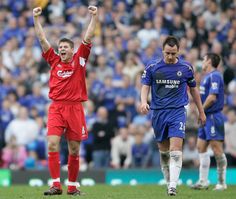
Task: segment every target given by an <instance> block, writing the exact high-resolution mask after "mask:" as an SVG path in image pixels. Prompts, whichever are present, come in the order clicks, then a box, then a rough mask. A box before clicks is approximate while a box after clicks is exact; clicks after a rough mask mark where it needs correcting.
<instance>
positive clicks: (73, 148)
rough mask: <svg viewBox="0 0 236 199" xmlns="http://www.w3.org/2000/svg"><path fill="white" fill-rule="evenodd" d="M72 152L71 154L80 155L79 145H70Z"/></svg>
mask: <svg viewBox="0 0 236 199" xmlns="http://www.w3.org/2000/svg"><path fill="white" fill-rule="evenodd" d="M70 154H71V155H78V154H79V147H78V146H70Z"/></svg>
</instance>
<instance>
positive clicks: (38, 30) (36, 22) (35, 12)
mask: <svg viewBox="0 0 236 199" xmlns="http://www.w3.org/2000/svg"><path fill="white" fill-rule="evenodd" d="M41 13H42V8H41V7H37V8H34V9H33V18H34V29H35V32H36V35H37V37H38V40H39V42H40V45H41V47H42V49H43V52H44V53H45V52H47V51H48V50H49V48H50V47H51V45H50V44H49V42H48V41H47V39H46V36H45V33H44V31H43V28H42V25H41V23H40V19H39V16H40V15H41Z"/></svg>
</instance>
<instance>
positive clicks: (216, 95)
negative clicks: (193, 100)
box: [192, 53, 227, 191]
mask: <svg viewBox="0 0 236 199" xmlns="http://www.w3.org/2000/svg"><path fill="white" fill-rule="evenodd" d="M219 63H220V57H219V56H218V55H217V54H215V53H208V54H207V55H206V56H204V59H203V63H202V70H203V72H204V73H205V76H204V78H203V79H202V81H201V85H200V94H201V99H202V103H203V108H204V111H205V113H206V117H207V120H206V125H205V126H204V127H202V128H199V130H198V141H197V148H198V152H199V157H200V167H199V180H198V182H197V183H196V184H194V185H193V186H192V188H193V189H208V173H209V167H210V156H209V154H208V152H207V148H208V145H210V146H211V148H212V150H213V152H214V156H215V160H216V164H217V173H218V183H217V185H216V186H215V188H214V190H220V191H222V190H225V189H227V185H226V182H225V176H226V167H227V159H226V157H225V154H224V151H223V141H224V118H223V114H222V113H221V111H222V109H223V107H224V81H223V77H222V75H221V73H220V72H219V71H217V67H218V65H219Z"/></svg>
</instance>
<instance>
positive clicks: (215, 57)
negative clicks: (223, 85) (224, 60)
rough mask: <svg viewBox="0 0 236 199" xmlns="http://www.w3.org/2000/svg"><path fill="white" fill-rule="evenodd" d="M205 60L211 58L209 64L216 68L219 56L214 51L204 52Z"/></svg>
mask: <svg viewBox="0 0 236 199" xmlns="http://www.w3.org/2000/svg"><path fill="white" fill-rule="evenodd" d="M206 57H207V60H209V59H210V60H211V65H212V66H213V67H214V68H217V67H218V65H219V63H220V56H219V55H217V54H216V53H207V54H206Z"/></svg>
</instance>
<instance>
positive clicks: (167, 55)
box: [163, 45, 178, 64]
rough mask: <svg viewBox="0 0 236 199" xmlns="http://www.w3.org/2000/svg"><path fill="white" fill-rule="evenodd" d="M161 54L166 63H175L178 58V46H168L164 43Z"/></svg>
mask: <svg viewBox="0 0 236 199" xmlns="http://www.w3.org/2000/svg"><path fill="white" fill-rule="evenodd" d="M163 55H164V61H165V63H166V64H175V63H176V62H177V61H178V59H177V57H178V48H177V46H176V45H175V46H173V47H171V46H169V45H165V47H164V49H163Z"/></svg>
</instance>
